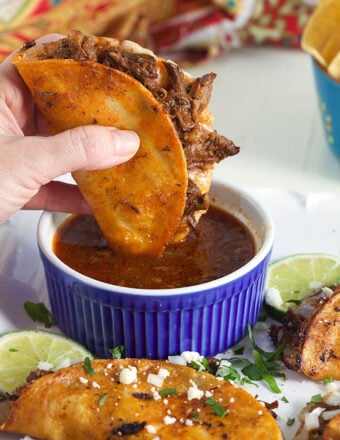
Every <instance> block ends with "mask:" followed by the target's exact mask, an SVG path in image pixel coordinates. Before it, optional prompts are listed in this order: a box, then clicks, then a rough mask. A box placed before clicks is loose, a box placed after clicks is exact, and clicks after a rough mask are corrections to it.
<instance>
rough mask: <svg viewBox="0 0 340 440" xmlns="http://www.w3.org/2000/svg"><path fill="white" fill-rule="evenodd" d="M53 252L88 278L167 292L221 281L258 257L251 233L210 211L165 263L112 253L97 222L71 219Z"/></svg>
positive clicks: (173, 247) (165, 257)
mask: <svg viewBox="0 0 340 440" xmlns="http://www.w3.org/2000/svg"><path fill="white" fill-rule="evenodd" d="M53 251H54V253H55V254H56V255H57V257H58V258H59V259H60V260H62V261H63V262H64V263H65V264H66V265H67V266H69V267H71V268H73V269H74V270H76V271H78V272H80V273H82V274H84V275H87V276H88V277H90V278H94V279H96V280H100V281H104V282H106V283H110V284H115V285H119V286H125V287H135V288H141V289H167V288H176V287H185V286H192V285H195V284H201V283H204V282H207V281H211V280H214V279H216V278H220V277H222V276H224V275H227V274H228V273H231V272H234V271H235V270H236V269H238V268H240V267H241V266H243V265H244V264H246V263H247V262H248V261H249V260H250V259H251V258H252V257H253V256H254V253H255V246H254V241H253V238H252V236H251V234H250V232H249V231H248V229H247V228H246V227H245V226H244V225H243V224H242V223H241V222H240V221H239V220H238V219H236V218H235V217H233V216H231V215H230V214H228V213H226V212H225V211H223V210H221V209H219V208H216V207H214V206H210V208H209V210H208V212H207V213H206V214H205V215H203V216H202V218H201V219H200V222H199V224H198V226H197V228H196V229H195V231H192V232H191V233H190V234H189V235H188V237H187V239H186V240H185V241H184V242H182V243H180V244H176V245H170V246H168V248H167V249H166V251H165V252H164V254H163V255H162V256H161V257H150V256H148V257H146V256H140V255H138V256H131V255H122V254H120V253H117V252H115V251H114V250H113V249H111V248H110V247H109V246H108V245H107V243H106V240H105V239H104V237H103V235H102V233H101V231H100V229H99V227H98V225H97V223H96V221H95V218H94V217H92V216H71V217H69V218H68V219H67V220H66V221H65V222H64V223H63V224H62V225H61V226H60V227H59V229H58V231H57V233H56V235H55V237H54V243H53Z"/></svg>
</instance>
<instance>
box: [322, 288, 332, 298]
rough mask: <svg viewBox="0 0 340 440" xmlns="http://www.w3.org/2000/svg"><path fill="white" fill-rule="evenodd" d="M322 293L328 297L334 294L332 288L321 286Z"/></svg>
mask: <svg viewBox="0 0 340 440" xmlns="http://www.w3.org/2000/svg"><path fill="white" fill-rule="evenodd" d="M322 293H323V294H324V295H325V296H327V297H328V298H330V297H331V296H333V295H334V292H333V290H332V289H330V288H329V287H323V288H322Z"/></svg>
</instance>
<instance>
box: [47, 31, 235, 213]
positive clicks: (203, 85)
mask: <svg viewBox="0 0 340 440" xmlns="http://www.w3.org/2000/svg"><path fill="white" fill-rule="evenodd" d="M43 57H44V58H45V59H46V58H58V59H75V60H80V61H81V60H91V61H96V62H99V63H101V64H104V65H106V66H109V67H112V68H114V69H117V70H120V71H122V72H124V73H127V74H128V75H130V76H131V77H133V78H135V79H136V80H138V81H139V82H141V83H142V84H143V85H144V87H146V88H147V89H148V90H149V91H150V92H151V93H152V94H153V95H154V97H155V98H156V99H157V100H158V101H159V102H160V103H161V104H163V106H164V107H165V109H166V111H167V112H168V114H169V115H170V117H171V119H172V121H173V124H174V127H175V129H176V131H177V133H178V136H179V138H180V140H181V142H182V146H183V149H184V154H185V157H186V161H187V168H188V170H193V169H200V170H204V169H205V167H206V166H209V165H211V164H214V163H218V162H220V161H221V160H223V159H225V158H226V157H228V156H233V155H235V154H237V153H238V152H239V148H238V147H236V146H235V144H234V143H233V142H232V141H231V140H229V139H227V138H226V137H224V136H222V135H220V134H218V133H217V132H216V131H212V130H211V129H210V128H208V127H206V126H204V125H203V124H201V123H200V121H199V115H200V113H201V112H202V110H204V109H205V108H206V107H207V106H208V103H209V101H210V97H211V92H212V85H213V81H214V79H215V77H216V75H215V74H214V73H209V74H206V75H203V76H202V77H200V78H196V79H195V80H193V81H192V82H191V83H190V84H188V83H187V81H186V80H185V76H184V73H183V70H182V69H181V68H180V67H179V66H178V65H176V64H174V63H172V62H170V61H164V66H165V68H166V70H167V72H168V75H169V84H168V86H167V87H166V88H162V87H159V85H158V75H159V73H158V69H157V65H156V59H155V58H154V57H153V56H151V55H149V54H147V53H143V54H139V53H138V54H136V53H130V52H123V51H122V50H120V49H117V48H112V49H111V48H110V49H108V48H107V46H105V45H103V46H101V44H100V43H97V42H96V41H95V39H94V38H93V37H91V36H84V35H82V34H81V33H78V32H73V33H72V36H71V37H69V38H65V39H62V40H61V41H60V44H59V47H58V48H57V49H53V50H51V51H48V49H47V50H46V51H45V53H44V54H43ZM207 207H208V199H207V196H204V195H202V194H200V190H199V188H198V187H197V186H196V185H195V184H194V183H193V182H192V181H190V179H189V184H188V192H187V202H186V208H185V211H184V214H185V215H187V216H190V215H191V214H193V213H194V212H195V211H196V210H200V209H207Z"/></svg>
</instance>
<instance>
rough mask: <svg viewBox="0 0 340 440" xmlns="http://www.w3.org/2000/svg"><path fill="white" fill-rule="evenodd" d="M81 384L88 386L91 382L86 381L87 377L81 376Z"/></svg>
mask: <svg viewBox="0 0 340 440" xmlns="http://www.w3.org/2000/svg"><path fill="white" fill-rule="evenodd" d="M79 382H81V383H83V384H87V383H88V382H89V380H88V379H86V377H82V376H80V377H79Z"/></svg>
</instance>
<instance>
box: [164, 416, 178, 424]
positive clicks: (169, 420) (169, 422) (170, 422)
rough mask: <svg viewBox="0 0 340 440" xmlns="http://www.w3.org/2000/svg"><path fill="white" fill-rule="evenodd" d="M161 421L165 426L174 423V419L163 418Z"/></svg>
mask: <svg viewBox="0 0 340 440" xmlns="http://www.w3.org/2000/svg"><path fill="white" fill-rule="evenodd" d="M163 420H164V424H165V425H173V424H174V423H176V417H170V416H165V417H164V419H163Z"/></svg>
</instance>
